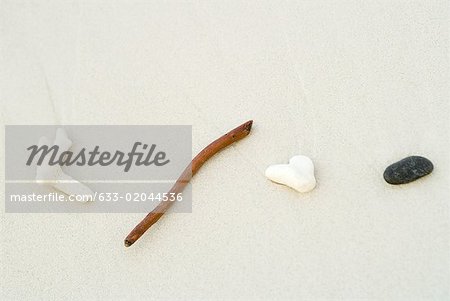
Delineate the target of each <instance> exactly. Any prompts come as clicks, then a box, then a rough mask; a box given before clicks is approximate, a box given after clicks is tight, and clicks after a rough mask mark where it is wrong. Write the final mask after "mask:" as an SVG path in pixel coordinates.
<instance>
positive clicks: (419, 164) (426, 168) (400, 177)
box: [383, 156, 434, 185]
mask: <svg viewBox="0 0 450 301" xmlns="http://www.w3.org/2000/svg"><path fill="white" fill-rule="evenodd" d="M433 168H434V167H433V163H431V161H430V160H428V159H427V158H424V157H420V156H411V157H407V158H405V159H402V160H400V161H398V162H396V163H394V164H392V165H389V166H388V167H387V168H386V170H385V171H384V174H383V177H384V179H385V180H386V182H388V183H389V184H393V185H399V184H406V183H411V182H413V181H415V180H417V179H419V178H421V177H423V176H426V175H427V174H429V173H431V172H432V171H433Z"/></svg>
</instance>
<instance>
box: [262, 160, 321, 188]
mask: <svg viewBox="0 0 450 301" xmlns="http://www.w3.org/2000/svg"><path fill="white" fill-rule="evenodd" d="M266 177H267V178H269V179H270V180H271V181H273V182H276V183H279V184H283V185H286V186H289V187H291V188H293V189H295V190H297V191H299V192H308V191H311V190H313V189H314V187H316V178H315V177H314V164H313V162H312V160H311V159H310V158H308V157H306V156H294V157H292V158H291V159H290V160H289V164H276V165H271V166H269V167H268V168H267V169H266Z"/></svg>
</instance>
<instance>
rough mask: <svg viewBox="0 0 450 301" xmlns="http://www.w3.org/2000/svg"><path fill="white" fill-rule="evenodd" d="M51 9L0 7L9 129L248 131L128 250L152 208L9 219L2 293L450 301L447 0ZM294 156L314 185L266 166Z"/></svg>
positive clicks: (202, 137) (200, 134) (78, 4)
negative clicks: (401, 181)
mask: <svg viewBox="0 0 450 301" xmlns="http://www.w3.org/2000/svg"><path fill="white" fill-rule="evenodd" d="M41 2H42V3H40V4H38V3H35V2H34V1H33V3H31V1H30V2H28V1H13V0H10V1H8V0H7V1H5V0H4V1H2V2H1V9H2V10H1V14H0V20H1V23H2V34H1V41H2V45H3V50H2V51H3V52H2V55H1V59H2V63H1V68H0V70H1V72H2V79H3V81H2V84H1V89H0V90H1V92H2V95H1V97H2V104H5V106H4V107H3V110H2V117H3V123H6V124H49V123H50V124H52V123H65V124H192V125H193V143H194V145H193V151H194V153H195V152H197V151H198V150H200V149H201V148H202V147H203V146H204V145H206V144H207V143H209V141H211V140H212V139H214V138H215V137H216V136H218V135H219V134H221V133H223V132H225V131H227V130H229V129H231V128H233V127H234V126H236V125H238V124H240V123H242V122H243V121H245V120H247V119H254V120H255V126H254V130H253V133H252V134H251V136H250V137H248V138H247V139H246V140H244V141H241V142H240V143H239V144H237V145H236V146H235V147H233V148H230V149H228V150H226V151H224V152H222V153H220V154H219V155H217V156H216V157H215V158H214V159H213V160H211V161H210V162H208V164H207V165H205V166H204V168H203V169H202V170H201V172H200V173H199V174H198V175H197V176H196V177H195V179H194V180H193V185H194V186H193V188H194V205H193V213H192V214H173V215H170V216H167V217H166V218H163V219H162V220H161V221H160V222H159V223H158V224H157V225H155V226H154V227H153V228H152V229H151V231H150V232H148V233H147V234H146V235H145V236H144V237H143V238H142V240H141V241H139V242H138V243H136V245H134V246H133V247H131V248H128V249H125V248H124V247H123V238H124V237H125V235H126V234H127V233H128V232H129V230H130V229H131V228H132V227H134V225H135V224H136V222H138V221H139V220H140V219H141V218H142V216H143V215H142V214H85V215H77V214H57V215H51V214H4V213H3V214H2V215H1V219H0V220H1V228H0V233H1V237H0V238H1V240H2V255H1V264H0V265H1V267H2V271H1V273H0V283H1V288H2V289H1V295H0V299H20V300H27V299H45V300H52V299H57V300H60V299H66V298H67V299H74V300H81V299H83V300H86V299H101V298H110V299H146V300H148V298H155V299H156V298H163V299H168V298H179V299H190V298H196V299H197V298H206V299H234V298H244V299H294V298H295V299H297V298H298V297H304V298H307V299H312V300H317V299H349V298H374V299H380V300H381V299H382V300H388V299H390V300H398V299H404V300H413V299H420V298H425V299H440V300H444V299H448V298H450V288H449V286H450V285H449V283H450V243H449V237H450V224H449V220H450V219H449V218H450V215H449V197H450V193H449V184H450V155H449V154H450V153H449V150H450V141H449V140H450V137H449V125H450V122H449V116H450V109H449V103H450V102H449V94H448V91H449V90H448V81H449V76H448V75H449V67H450V63H449V58H448V54H449V45H448V40H449V27H448V20H449V13H448V8H447V6H448V4H447V1H425V0H424V1H415V2H414V3H413V2H412V1H387V0H386V1H339V2H341V3H338V1H324V2H318V1H312V0H311V1H298V2H301V3H294V2H286V1H283V2H279V1H266V2H264V3H258V4H257V3H256V1H249V2H251V3H247V4H244V1H242V2H229V1H214V2H216V3H214V4H213V3H212V1H202V2H192V3H186V2H181V1H173V2H172V3H166V4H162V3H154V4H149V3H147V4H144V1H95V3H90V4H87V3H86V2H85V1H74V2H72V3H69V1H67V2H66V1H63V2H65V3H64V4H62V3H60V2H57V1H41ZM225 2H226V3H225ZM332 2H336V3H332ZM1 135H2V143H3V141H4V139H3V134H1ZM298 153H301V154H305V155H307V156H310V157H311V158H312V159H313V160H314V162H315V164H316V176H317V179H318V186H317V188H316V189H315V190H314V191H313V192H311V193H309V194H304V195H302V194H298V193H296V192H294V191H293V190H290V189H288V188H285V187H281V186H276V185H274V184H272V183H270V182H269V181H268V180H267V179H266V178H265V177H264V170H265V168H266V167H267V166H268V165H270V164H273V163H283V162H287V160H288V159H289V158H290V157H291V156H293V155H295V154H298ZM411 154H421V155H424V156H426V157H428V158H429V159H431V160H432V161H433V163H434V164H435V171H434V172H433V174H432V175H430V176H428V177H427V178H424V179H421V180H419V181H417V182H415V183H413V184H410V185H407V186H403V187H392V186H389V185H387V184H386V183H385V182H384V181H383V178H382V173H383V170H384V168H385V167H386V166H387V165H388V164H390V163H392V162H394V161H396V160H398V159H401V158H403V157H405V156H407V155H411ZM1 156H2V157H3V152H1ZM1 162H2V164H3V162H4V159H3V158H2V159H1ZM2 169H4V168H2ZM2 176H3V175H2ZM0 189H1V190H2V192H3V189H4V186H3V185H1V188H0ZM1 195H3V193H2V194H1ZM2 210H4V209H2Z"/></svg>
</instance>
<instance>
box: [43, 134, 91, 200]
mask: <svg viewBox="0 0 450 301" xmlns="http://www.w3.org/2000/svg"><path fill="white" fill-rule="evenodd" d="M42 145H48V146H49V147H51V146H52V145H57V146H58V147H59V151H58V153H62V152H64V151H67V150H69V148H70V147H71V146H72V141H71V140H70V139H69V137H67V133H66V132H65V131H64V129H62V128H58V129H57V131H56V136H55V140H54V142H53V143H51V142H50V140H49V139H48V138H47V137H45V136H44V137H41V138H40V139H39V144H38V146H39V147H40V146H42ZM47 157H48V156H47ZM47 157H45V159H44V161H43V162H42V164H41V165H40V166H37V168H36V182H37V183H40V184H42V185H48V186H50V187H53V188H55V189H57V190H59V191H61V192H63V193H65V194H67V195H81V196H83V197H82V198H77V200H80V201H81V202H86V201H88V200H93V197H94V193H93V192H92V190H91V189H90V188H89V187H87V186H86V185H84V184H83V183H80V182H79V181H77V180H75V179H73V178H72V177H71V176H69V175H67V174H65V173H64V172H63V170H62V169H61V166H59V165H53V166H50V165H49V164H48V161H49V159H48V158H47ZM89 196H90V197H89Z"/></svg>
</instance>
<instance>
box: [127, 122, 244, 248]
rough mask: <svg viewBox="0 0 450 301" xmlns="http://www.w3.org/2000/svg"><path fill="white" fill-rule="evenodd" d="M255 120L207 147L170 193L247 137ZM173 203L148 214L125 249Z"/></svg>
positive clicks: (180, 189) (131, 233)
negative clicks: (218, 155) (229, 146)
mask: <svg viewBox="0 0 450 301" xmlns="http://www.w3.org/2000/svg"><path fill="white" fill-rule="evenodd" d="M252 123H253V120H250V121H247V122H246V123H244V124H241V125H240V126H238V127H237V128H235V129H233V130H231V131H230V132H228V133H226V134H225V135H223V136H222V137H220V138H218V139H216V140H215V141H213V142H212V143H211V144H209V145H208V146H207V147H205V148H204V149H203V150H202V151H201V152H200V153H199V154H198V155H197V156H195V158H194V159H193V160H192V162H191V164H189V165H188V166H187V167H186V169H185V170H184V171H183V173H182V174H181V176H180V177H179V178H178V180H177V181H176V182H175V184H174V185H173V187H172V188H171V189H170V191H169V193H168V194H169V195H170V193H175V195H177V194H178V193H180V192H181V191H183V189H184V187H186V185H187V184H188V183H189V181H190V179H191V177H192V176H194V175H195V174H196V173H197V171H198V170H199V169H200V167H202V165H203V164H204V163H205V162H206V161H207V160H208V159H209V158H211V157H212V156H214V154H216V153H217V152H219V151H220V150H222V149H223V148H225V147H227V146H228V145H230V144H232V143H234V142H236V141H238V140H241V139H242V138H244V137H246V136H247V135H248V134H249V133H250V130H251V129H252ZM172 204H173V201H165V202H161V203H159V204H158V206H157V207H156V208H155V209H153V211H152V212H150V213H149V214H147V216H146V217H145V218H144V219H143V220H142V221H141V222H140V223H139V224H138V225H137V226H136V227H135V228H134V229H133V230H132V231H131V232H130V234H128V236H127V237H126V238H125V247H129V246H131V245H132V244H134V243H135V242H136V241H137V240H138V239H139V237H141V236H142V234H144V233H145V231H147V230H148V229H149V228H150V227H151V226H152V225H153V224H154V223H156V222H157V221H158V220H159V219H160V218H161V217H162V216H163V214H164V213H165V212H166V211H167V210H168V209H169V208H170V206H172Z"/></svg>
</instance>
